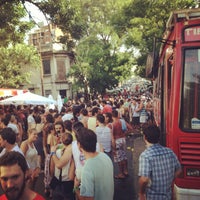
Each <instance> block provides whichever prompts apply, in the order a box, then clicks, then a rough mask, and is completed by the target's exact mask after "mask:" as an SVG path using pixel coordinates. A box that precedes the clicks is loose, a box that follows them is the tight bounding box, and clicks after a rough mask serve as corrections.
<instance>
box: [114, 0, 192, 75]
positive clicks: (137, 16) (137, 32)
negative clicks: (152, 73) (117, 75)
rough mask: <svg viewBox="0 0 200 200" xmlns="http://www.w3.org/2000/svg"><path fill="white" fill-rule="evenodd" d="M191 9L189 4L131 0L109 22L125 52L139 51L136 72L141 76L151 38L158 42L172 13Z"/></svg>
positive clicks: (187, 0) (184, 1)
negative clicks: (135, 49) (133, 49)
mask: <svg viewBox="0 0 200 200" xmlns="http://www.w3.org/2000/svg"><path fill="white" fill-rule="evenodd" d="M194 5H195V2H194V1H193V0H176V1H167V0H144V1H140V0H133V1H131V2H130V3H129V4H128V5H126V6H124V7H123V9H122V10H121V13H120V16H119V15H116V17H114V18H113V21H112V24H113V27H114V28H115V30H116V32H117V33H118V35H119V37H121V38H124V42H125V45H126V47H127V48H130V47H132V46H134V47H136V48H137V49H139V52H140V56H139V57H138V58H137V66H138V67H137V68H138V69H137V70H136V72H137V73H138V74H139V75H141V76H143V75H144V74H145V73H144V69H145V67H144V66H145V63H146V56H147V53H148V52H151V51H152V50H153V40H154V38H155V37H157V38H161V37H162V34H163V32H164V31H165V27H166V23H167V20H168V18H169V15H170V13H171V12H172V11H174V10H177V9H185V8H189V7H192V6H194ZM139 68H141V69H139Z"/></svg>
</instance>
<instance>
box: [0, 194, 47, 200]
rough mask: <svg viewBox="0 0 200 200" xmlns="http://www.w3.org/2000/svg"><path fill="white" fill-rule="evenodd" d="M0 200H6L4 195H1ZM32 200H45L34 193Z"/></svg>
mask: <svg viewBox="0 0 200 200" xmlns="http://www.w3.org/2000/svg"><path fill="white" fill-rule="evenodd" d="M0 200H8V199H7V197H6V195H5V194H3V195H1V196H0ZM32 200H45V199H44V197H43V196H41V195H39V194H37V193H36V196H35V198H33V199H32Z"/></svg>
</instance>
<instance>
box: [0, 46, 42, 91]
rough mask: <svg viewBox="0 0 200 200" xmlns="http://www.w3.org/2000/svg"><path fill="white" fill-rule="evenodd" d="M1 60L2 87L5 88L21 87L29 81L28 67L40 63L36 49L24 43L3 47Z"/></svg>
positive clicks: (0, 85)
mask: <svg viewBox="0 0 200 200" xmlns="http://www.w3.org/2000/svg"><path fill="white" fill-rule="evenodd" d="M0 61H1V62H0V87H4V88H19V87H20V86H21V85H23V84H24V83H27V82H28V80H29V77H30V72H26V71H27V70H26V69H27V68H28V69H31V67H37V66H39V63H40V60H39V57H38V53H37V51H36V49H34V48H33V47H30V46H27V45H23V44H17V45H15V46H11V47H9V48H7V47H6V48H5V47H1V48H0Z"/></svg>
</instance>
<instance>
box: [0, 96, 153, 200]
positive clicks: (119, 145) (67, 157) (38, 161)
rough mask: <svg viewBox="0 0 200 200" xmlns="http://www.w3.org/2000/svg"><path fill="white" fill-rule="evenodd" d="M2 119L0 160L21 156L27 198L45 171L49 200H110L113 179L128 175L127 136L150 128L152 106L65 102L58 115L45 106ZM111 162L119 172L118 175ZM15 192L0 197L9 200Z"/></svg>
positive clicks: (126, 101) (10, 111)
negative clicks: (24, 168)
mask: <svg viewBox="0 0 200 200" xmlns="http://www.w3.org/2000/svg"><path fill="white" fill-rule="evenodd" d="M0 119H1V121H0V129H1V132H0V146H1V148H2V151H1V154H0V157H3V156H4V157H5V156H6V155H7V154H8V152H13V151H14V152H17V153H18V154H20V155H23V157H24V159H25V161H26V164H27V168H28V170H27V171H28V172H26V179H25V181H26V185H27V186H26V187H27V188H28V189H29V192H30V191H32V192H33V191H34V190H35V182H36V180H37V178H38V176H39V174H40V173H41V172H43V171H44V186H45V191H44V192H45V195H46V196H48V197H49V198H52V199H53V200H61V199H66V200H74V199H76V200H79V199H80V200H81V199H85V198H88V199H95V200H102V199H107V200H112V199H113V196H114V178H116V179H125V178H126V177H127V176H128V175H129V172H128V159H127V155H126V136H127V135H129V134H132V133H134V132H135V131H136V130H142V129H143V128H144V125H145V124H148V123H150V124H153V123H154V119H153V106H152V102H151V99H150V98H147V97H145V96H132V97H130V98H125V97H117V98H113V97H111V98H109V99H102V98H98V99H95V100H91V101H87V102H84V101H70V100H69V101H68V102H67V103H65V104H64V105H63V107H62V109H61V110H60V112H59V111H58V109H49V108H48V107H45V106H31V105H23V106H14V105H10V106H1V108H0ZM7 156H8V157H9V156H12V155H7ZM17 156H18V155H17ZM113 162H115V163H117V165H118V167H119V173H118V174H116V175H114V174H115V172H114V169H113ZM0 164H1V163H0ZM14 164H16V163H14ZM18 165H19V163H18ZM20 167H21V166H20ZM105 169H106V170H105ZM0 170H1V165H0ZM22 171H23V172H24V173H25V171H26V170H22ZM0 173H1V171H0ZM141 174H142V172H141ZM14 176H15V175H10V176H9V177H7V176H5V177H7V178H8V179H14V178H13V177H14ZM16 176H17V175H16ZM142 176H143V174H142ZM1 179H2V175H1ZM7 187H8V186H7ZM12 187H13V188H12ZM24 187H25V186H24ZM15 190H17V189H16V186H11V189H7V190H5V191H4V192H5V195H6V196H7V198H8V199H9V197H10V195H11V194H12V192H15ZM31 194H32V195H33V194H34V195H35V196H37V198H38V199H39V198H41V197H38V195H37V194H36V193H31ZM18 195H23V192H21V193H19V194H18ZM37 198H32V199H37ZM0 199H1V197H0ZM27 199H28V198H27ZM30 199H31V198H30Z"/></svg>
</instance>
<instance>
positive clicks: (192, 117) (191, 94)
mask: <svg viewBox="0 0 200 200" xmlns="http://www.w3.org/2000/svg"><path fill="white" fill-rule="evenodd" d="M183 63H184V66H183V67H184V69H183V84H182V101H181V112H180V113H181V116H180V126H181V128H182V129H183V130H186V131H187V130H188V131H192V130H193V131H192V132H194V131H195V132H200V48H198V49H185V50H184V62H183Z"/></svg>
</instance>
